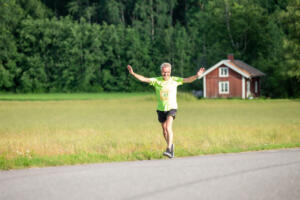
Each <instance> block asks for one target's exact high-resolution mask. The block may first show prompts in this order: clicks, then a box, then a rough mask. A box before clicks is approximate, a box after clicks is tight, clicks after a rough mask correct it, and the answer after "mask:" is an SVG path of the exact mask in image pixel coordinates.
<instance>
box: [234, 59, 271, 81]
mask: <svg viewBox="0 0 300 200" xmlns="http://www.w3.org/2000/svg"><path fill="white" fill-rule="evenodd" d="M230 62H232V63H233V64H234V65H236V66H237V67H238V68H240V69H241V70H243V71H245V72H246V73H248V74H249V75H250V77H256V76H265V75H266V74H264V73H263V72H261V71H259V70H258V69H256V68H254V67H252V66H251V65H248V64H246V63H244V62H243V61H241V60H233V61H232V60H230Z"/></svg>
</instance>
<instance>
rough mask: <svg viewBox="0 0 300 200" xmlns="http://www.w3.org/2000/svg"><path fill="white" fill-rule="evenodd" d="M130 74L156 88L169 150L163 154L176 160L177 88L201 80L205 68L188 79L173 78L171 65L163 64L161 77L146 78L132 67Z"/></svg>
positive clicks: (159, 117)
mask: <svg viewBox="0 0 300 200" xmlns="http://www.w3.org/2000/svg"><path fill="white" fill-rule="evenodd" d="M127 68H128V71H129V73H130V74H131V75H132V76H134V77H135V78H136V79H138V80H140V81H142V82H145V83H150V85H152V86H154V88H155V91H156V96H157V101H158V104H157V115H158V121H159V122H160V123H161V127H162V130H163V135H164V138H165V140H166V142H167V149H166V151H165V152H164V153H163V155H164V156H167V157H169V158H174V144H173V130H172V125H173V120H174V119H175V116H176V112H177V100H176V94H177V86H179V85H182V84H183V83H191V82H193V81H195V80H196V79H197V78H199V77H200V76H201V75H202V74H203V73H204V71H205V69H204V68H200V69H199V71H198V72H197V74H196V75H194V76H191V77H188V78H179V77H174V76H171V70H172V66H171V64H170V63H163V64H161V66H160V69H161V75H162V76H161V77H156V78H146V77H144V76H142V75H139V74H137V73H135V72H133V69H132V67H131V66H130V65H128V66H127Z"/></svg>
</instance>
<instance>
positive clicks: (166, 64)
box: [160, 63, 172, 70]
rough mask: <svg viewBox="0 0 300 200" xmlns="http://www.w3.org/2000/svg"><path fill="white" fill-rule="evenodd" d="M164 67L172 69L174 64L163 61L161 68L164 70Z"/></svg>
mask: <svg viewBox="0 0 300 200" xmlns="http://www.w3.org/2000/svg"><path fill="white" fill-rule="evenodd" d="M164 67H170V68H171V69H172V65H171V64H170V63H163V64H161V65H160V70H162V69H163V68H164Z"/></svg>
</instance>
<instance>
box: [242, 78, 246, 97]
mask: <svg viewBox="0 0 300 200" xmlns="http://www.w3.org/2000/svg"><path fill="white" fill-rule="evenodd" d="M242 98H243V99H245V98H246V95H245V77H242Z"/></svg>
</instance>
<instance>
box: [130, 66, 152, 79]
mask: <svg viewBox="0 0 300 200" xmlns="http://www.w3.org/2000/svg"><path fill="white" fill-rule="evenodd" d="M127 69H128V71H129V74H131V75H132V76H134V77H135V78H136V79H138V80H140V81H142V82H144V83H150V78H146V77H144V76H142V75H139V74H137V73H134V72H133V69H132V67H131V66H130V65H127Z"/></svg>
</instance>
